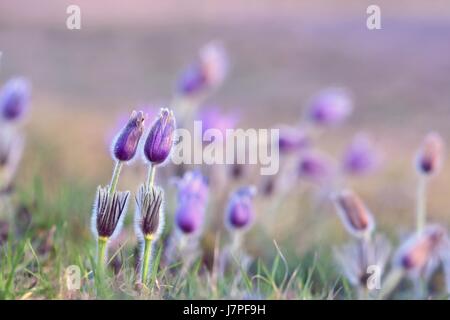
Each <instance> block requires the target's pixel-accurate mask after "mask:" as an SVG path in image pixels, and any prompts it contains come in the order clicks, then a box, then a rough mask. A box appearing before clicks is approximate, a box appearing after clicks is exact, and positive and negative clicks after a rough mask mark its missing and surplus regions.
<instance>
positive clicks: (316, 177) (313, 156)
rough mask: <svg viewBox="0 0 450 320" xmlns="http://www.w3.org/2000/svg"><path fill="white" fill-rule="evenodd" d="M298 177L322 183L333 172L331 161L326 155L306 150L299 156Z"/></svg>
mask: <svg viewBox="0 0 450 320" xmlns="http://www.w3.org/2000/svg"><path fill="white" fill-rule="evenodd" d="M298 174H299V177H300V178H303V179H306V180H309V181H311V182H315V183H323V182H325V181H326V180H327V179H330V178H331V177H332V176H333V174H334V168H333V163H332V161H331V159H330V158H329V157H328V156H325V155H324V154H322V153H319V152H313V151H310V152H307V153H305V154H303V155H301V157H300V161H299V164H298Z"/></svg>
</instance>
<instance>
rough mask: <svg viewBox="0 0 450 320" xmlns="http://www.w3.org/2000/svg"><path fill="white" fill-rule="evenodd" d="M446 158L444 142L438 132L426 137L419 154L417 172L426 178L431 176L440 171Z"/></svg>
mask: <svg viewBox="0 0 450 320" xmlns="http://www.w3.org/2000/svg"><path fill="white" fill-rule="evenodd" d="M443 157H444V140H443V139H442V137H441V136H440V135H439V134H438V133H436V132H430V133H428V134H427V135H426V137H425V139H424V141H423V143H422V146H421V148H420V150H419V151H418V153H417V159H416V166H417V171H418V172H419V173H420V174H422V175H425V176H431V175H433V174H435V173H437V172H438V171H439V169H440V168H441V166H442V158H443Z"/></svg>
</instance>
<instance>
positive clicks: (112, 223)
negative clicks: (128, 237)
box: [92, 187, 130, 239]
mask: <svg viewBox="0 0 450 320" xmlns="http://www.w3.org/2000/svg"><path fill="white" fill-rule="evenodd" d="M129 196H130V192H128V191H126V192H120V191H115V192H113V193H112V194H110V193H109V189H108V188H106V187H105V188H103V187H98V188H97V198H96V202H95V206H94V211H93V215H92V225H93V228H92V229H93V232H94V234H95V235H96V236H97V237H101V238H105V239H111V238H114V237H115V236H116V235H117V234H118V233H119V232H120V229H121V226H122V221H123V219H124V217H125V214H126V211H127V207H128V198H129Z"/></svg>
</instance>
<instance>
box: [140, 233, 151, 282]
mask: <svg viewBox="0 0 450 320" xmlns="http://www.w3.org/2000/svg"><path fill="white" fill-rule="evenodd" d="M152 242H153V237H152V236H151V235H147V236H145V242H144V257H143V259H142V260H143V266H142V279H141V282H142V283H143V284H145V283H146V282H147V278H148V269H149V266H150V258H151V255H152Z"/></svg>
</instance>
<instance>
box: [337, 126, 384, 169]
mask: <svg viewBox="0 0 450 320" xmlns="http://www.w3.org/2000/svg"><path fill="white" fill-rule="evenodd" d="M379 164H380V156H379V153H378V150H377V149H376V148H375V147H374V145H373V144H372V141H371V140H370V139H369V138H368V136H366V135H363V134H358V135H356V136H355V137H354V138H353V140H352V142H351V143H350V145H349V146H348V148H347V150H346V152H345V154H344V158H343V170H344V172H346V173H347V174H352V175H365V174H369V173H372V172H373V171H375V170H376V169H377V168H378V166H379Z"/></svg>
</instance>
